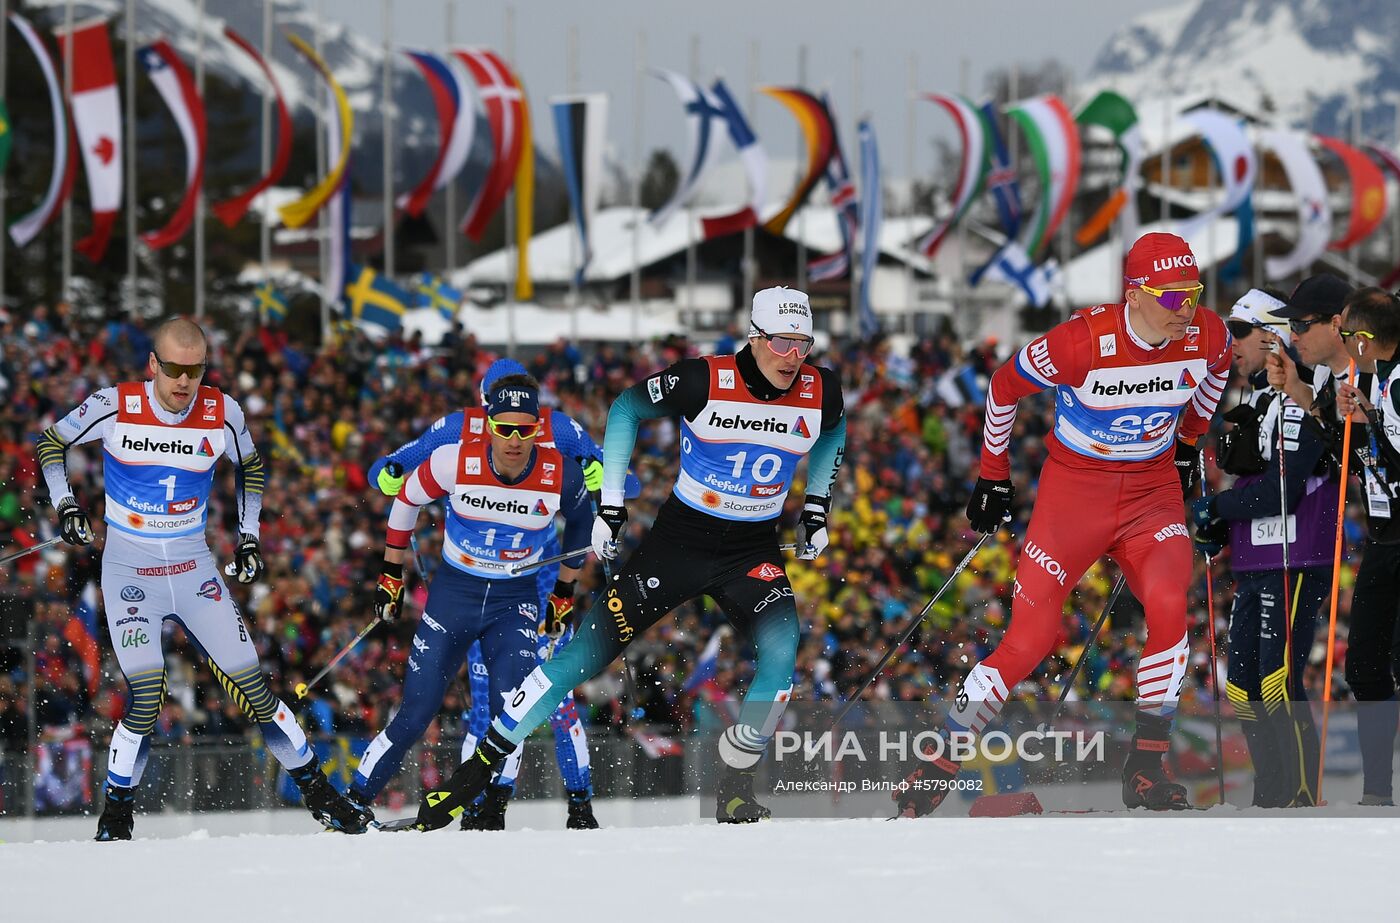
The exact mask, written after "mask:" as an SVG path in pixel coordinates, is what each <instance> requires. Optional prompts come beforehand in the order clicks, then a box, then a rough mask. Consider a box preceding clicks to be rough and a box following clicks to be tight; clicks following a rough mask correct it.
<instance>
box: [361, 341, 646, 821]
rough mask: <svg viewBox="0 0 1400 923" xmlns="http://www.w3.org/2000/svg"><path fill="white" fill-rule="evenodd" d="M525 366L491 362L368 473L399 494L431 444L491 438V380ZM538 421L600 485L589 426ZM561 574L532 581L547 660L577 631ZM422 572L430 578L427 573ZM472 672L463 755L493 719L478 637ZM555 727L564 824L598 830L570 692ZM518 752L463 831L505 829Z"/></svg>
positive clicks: (553, 551) (632, 488) (549, 545)
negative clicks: (458, 403) (450, 407)
mask: <svg viewBox="0 0 1400 923" xmlns="http://www.w3.org/2000/svg"><path fill="white" fill-rule="evenodd" d="M525 374H528V373H527V372H526V369H525V366H523V365H521V364H520V363H519V362H517V361H515V360H514V359H497V360H496V361H495V362H493V363H491V365H490V367H488V368H487V370H486V374H485V375H483V376H482V378H481V387H480V390H479V392H478V393H479V395H480V402H481V403H480V406H477V407H466V408H463V409H462V410H458V411H455V412H453V413H450V414H448V415H447V416H445V417H441V418H439V419H438V420H436V421H434V422H433V424H432V425H431V426H429V427H428V428H427V429H426V430H424V431H423V432H422V433H419V434H418V436H417V437H416V438H414V439H413V440H411V441H409V442H407V443H405V444H404V445H401V446H399V447H398V448H397V449H395V450H394V451H392V452H390V453H389V454H388V455H385V456H384V457H382V458H380V459H378V460H376V461H375V463H374V464H373V465H372V466H371V467H370V471H369V479H370V481H371V482H372V483H374V484H375V485H377V486H378V488H379V490H380V492H381V493H383V494H384V495H385V496H388V497H395V496H398V494H399V491H400V490H402V489H403V484H404V480H405V477H406V475H405V472H407V471H412V470H413V469H414V468H416V467H418V466H419V465H421V464H422V463H423V462H425V461H427V459H428V457H429V456H430V455H432V453H433V451H434V450H435V449H437V448H439V447H440V446H444V445H451V444H454V443H456V442H459V441H460V442H480V441H483V440H485V439H486V438H487V432H488V431H487V421H486V412H485V410H484V409H483V408H484V407H485V406H486V402H487V399H488V396H489V394H490V392H491V387H492V386H493V385H494V384H495V383H496V382H497V381H499V380H500V379H501V378H504V377H505V376H507V375H525ZM540 422H541V424H542V425H543V429H542V431H541V432H540V435H539V437H538V438H537V439H536V440H535V445H536V446H545V447H551V448H557V449H558V450H559V451H560V452H561V453H562V454H563V455H564V456H565V457H566V458H572V459H575V460H577V461H578V463H579V464H580V465H581V466H583V477H584V484H585V486H586V487H587V489H588V490H589V491H590V492H592V491H596V490H598V489H599V488H600V487H602V484H603V450H602V448H600V447H599V446H598V444H597V443H596V442H594V441H593V439H592V437H591V436H589V434H588V432H587V431H586V430H585V429H584V428H583V427H582V426H580V425H579V423H578V422H577V421H576V420H574V419H573V418H572V417H570V416H568V415H566V414H563V413H558V412H555V411H554V410H553V409H551V408H549V407H541V408H540ZM627 492H628V496H636V495H637V494H638V493H640V492H641V484H640V482H638V481H637V478H636V476H635V475H631V474H629V475H628V480H627ZM560 551H562V549H561V548H560V546H559V538H558V535H557V533H556V534H552V535H549V536H547V537H546V541H545V546H544V548H543V549H542V554H543V555H544V556H545V557H547V558H548V557H553V556H555V555H557V554H559V553H560ZM558 575H559V565H558V564H550V565H547V566H545V567H541V568H540V569H539V570H538V571H537V572H536V575H535V585H536V587H537V589H538V595H539V600H540V610H539V611H540V613H541V615H542V618H544V621H542V622H541V623H540V637H539V644H538V648H537V656H538V658H539V660H540V661H541V662H542V661H544V660H545V659H547V658H548V657H550V656H552V655H553V652H554V651H555V650H558V649H559V648H560V647H562V646H563V645H564V644H567V643H568V642H569V639H571V638H572V637H573V631H574V629H573V626H572V625H571V624H568V623H567V620H565V621H561V620H559V619H557V618H553V617H546V616H551V615H552V613H551V610H550V607H549V593H550V591H551V590H552V589H553V588H554V583H555V580H556V578H557V577H558ZM419 576H420V577H422V578H423V579H427V575H426V574H420V575H419ZM467 676H468V678H469V680H468V682H469V685H470V687H471V694H472V706H471V711H470V713H469V714H468V715H467V717H466V720H467V722H468V728H469V731H468V733H467V734H466V735H465V736H464V737H463V739H462V759H464V760H465V759H466V758H467V757H468V756H470V755H471V753H472V751H473V750H475V749H476V744H477V740H478V739H480V737H481V736H482V735H483V734H485V733H486V727H487V725H489V724H490V723H491V717H492V712H491V699H490V686H491V680H490V668H489V667H488V666H487V665H486V663H485V661H484V660H483V658H482V656H481V644H480V643H477V644H473V645H472V646H471V647H470V648H469V649H468V650H467ZM549 722H550V727H551V728H553V730H554V755H555V759H556V760H557V761H558V764H559V774H560V777H561V778H562V779H563V780H564V789H565V794H566V795H567V797H568V799H569V817H568V821H567V825H568V826H569V827H570V828H572V829H593V828H596V827H597V826H598V822H597V820H596V819H595V818H594V817H593V807H592V799H593V783H592V771H591V768H590V761H589V753H588V735H587V732H586V730H585V729H584V726H583V722H582V721H580V720H579V716H578V709H577V708H576V707H575V705H574V699H573V694H572V693H570V694H569V695H568V696H566V697H565V699H564V701H563V702H561V703H560V704H559V708H558V709H557V710H556V711H555V713H554V714H553V715H551V716H550V719H549ZM519 764H520V757H519V751H517V754H516V756H514V757H513V758H512V759H511V760H510V761H509V762H508V763H507V764H506V766H505V768H504V769H503V771H502V772H501V775H500V777H499V779H498V781H497V782H496V783H494V784H492V786H491V787H490V788H489V789H488V791H487V793H486V794H485V795H484V796H483V797H482V798H481V799H479V800H478V801H477V802H476V803H474V804H472V805H469V806H468V808H467V810H466V811H465V812H464V813H463V814H462V821H461V825H462V829H463V830H502V829H504V828H505V820H506V818H505V812H506V806H507V805H508V804H509V802H510V798H511V796H512V795H513V794H514V791H515V779H516V770H517V769H518V768H519Z"/></svg>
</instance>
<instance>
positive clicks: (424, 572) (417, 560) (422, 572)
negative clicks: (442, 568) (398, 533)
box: [408, 532, 428, 584]
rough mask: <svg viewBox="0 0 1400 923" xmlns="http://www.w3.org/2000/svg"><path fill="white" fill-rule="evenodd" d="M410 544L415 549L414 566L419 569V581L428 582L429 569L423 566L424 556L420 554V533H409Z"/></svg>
mask: <svg viewBox="0 0 1400 923" xmlns="http://www.w3.org/2000/svg"><path fill="white" fill-rule="evenodd" d="M408 544H409V547H410V548H412V549H413V566H414V567H416V568H418V579H419V580H422V581H423V583H425V584H426V583H427V582H428V569H427V568H426V567H424V566H423V556H422V555H421V554H419V553H418V533H416V532H410V533H408Z"/></svg>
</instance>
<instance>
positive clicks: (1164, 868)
mask: <svg viewBox="0 0 1400 923" xmlns="http://www.w3.org/2000/svg"><path fill="white" fill-rule="evenodd" d="M701 811H702V806H701V804H700V802H699V800H698V799H693V798H690V799H687V798H678V799H665V800H657V801H635V802H634V801H600V802H598V805H597V814H598V818H599V820H600V822H601V823H602V824H603V825H604V827H605V829H603V830H598V831H590V832H579V831H566V830H563V829H561V828H562V826H563V818H564V808H563V804H562V802H558V801H551V802H524V803H520V804H515V805H512V806H511V809H510V812H509V814H508V820H509V823H510V826H511V829H510V830H508V831H506V832H505V833H489V834H488V833H473V834H466V833H461V832H458V831H456V830H455V829H451V830H444V831H440V832H437V833H432V834H416V833H408V834H388V833H370V834H367V835H365V836H361V837H345V836H340V835H336V834H329V833H324V834H320V833H314V832H312V828H311V826H310V822H309V821H308V820H307V818H306V817H305V816H304V815H302V814H301V813H300V812H295V811H278V812H269V813H263V814H219V815H202V816H196V817H176V816H166V815H156V816H138V826H137V835H138V837H140V839H138V840H135V841H133V842H131V843H118V844H98V843H92V842H88V841H87V840H86V838H87V837H89V836H91V831H92V828H93V820H92V819H91V818H71V819H57V820H46V821H42V822H39V823H37V824H35V823H30V822H25V821H0V839H4V840H6V841H8V842H6V843H4V844H3V845H0V920H4V921H7V923H8V921H26V923H28V921H45V923H48V921H53V923H60V921H69V920H74V921H77V920H82V921H88V920H116V921H126V920H140V921H143V923H160V921H166V920H180V921H187V920H199V921H201V923H215V921H224V920H229V921H233V920H237V921H240V923H244V921H247V920H267V921H281V920H290V921H297V923H316V921H321V920H342V919H355V920H386V921H388V920H414V921H418V920H422V921H454V920H491V919H536V920H538V919H558V920H579V921H586V920H595V919H608V920H649V921H662V920H664V921H667V923H671V921H683V920H707V921H716V923H718V921H722V920H728V919H736V920H737V919H744V920H765V921H767V920H778V921H786V920H803V921H806V920H842V921H851V923H853V921H858V920H867V919H876V920H885V919H889V920H920V921H941V920H948V919H975V920H978V921H994V920H1010V919H1021V920H1042V919H1050V920H1061V919H1063V920H1084V919H1095V918H1103V917H1106V916H1113V917H1124V918H1131V919H1133V920H1135V921H1151V920H1173V921H1179V920H1181V919H1189V918H1192V917H1200V918H1202V919H1205V918H1210V919H1227V918H1228V919H1242V918H1245V919H1247V918H1259V917H1263V916H1264V915H1265V914H1266V913H1267V914H1268V916H1269V917H1270V918H1272V919H1279V920H1293V919H1314V920H1316V919H1359V920H1371V919H1390V918H1391V917H1390V914H1391V913H1392V912H1393V908H1394V906H1395V901H1396V899H1397V898H1398V897H1400V877H1397V876H1396V875H1395V873H1394V865H1395V856H1396V854H1397V845H1398V843H1397V840H1398V839H1400V836H1398V835H1400V817H1397V818H1396V819H1390V818H1376V817H1369V818H1359V817H1338V816H1328V815H1326V814H1323V815H1316V814H1314V815H1311V816H1302V815H1301V814H1293V813H1290V815H1289V816H1282V815H1278V814H1271V815H1269V816H1267V817H1260V816H1251V815H1249V814H1248V813H1241V812H1237V811H1235V810H1234V809H1232V808H1228V807H1227V808H1217V809H1215V810H1213V811H1211V812H1208V813H1207V814H1196V813H1192V814H1184V815H1172V816H1168V817H1148V816H1142V815H1138V816H1088V817H1049V816H1047V817H1038V818H1009V819H971V818H964V817H937V818H933V819H928V820H922V821H898V822H894V823H886V822H884V821H880V820H832V821H781V820H775V821H772V822H769V823H766V824H759V825H755V826H749V827H721V826H719V825H716V824H714V823H708V822H703V821H701V820H700V815H701ZM35 838H38V839H45V840H50V842H16V841H17V840H31V839H35ZM1387 908H1390V909H1387ZM544 914H550V915H551V916H550V917H545V916H543V915H544Z"/></svg>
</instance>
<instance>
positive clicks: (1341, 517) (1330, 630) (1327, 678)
mask: <svg viewBox="0 0 1400 923" xmlns="http://www.w3.org/2000/svg"><path fill="white" fill-rule="evenodd" d="M1347 382H1348V384H1351V385H1352V387H1355V386H1356V384H1355V383H1356V362H1355V361H1354V360H1353V361H1352V362H1349V363H1348V364H1347ZM1350 464H1351V416H1350V415H1348V416H1347V417H1346V419H1344V420H1342V479H1341V484H1340V485H1339V486H1338V487H1337V544H1336V547H1335V548H1334V549H1333V551H1332V611H1331V614H1330V615H1329V616H1328V618H1327V667H1326V670H1325V672H1324V673H1323V674H1322V738H1321V746H1320V747H1319V748H1318V754H1317V803H1318V804H1322V770H1323V767H1325V766H1326V765H1327V719H1328V717H1329V716H1330V715H1329V713H1330V712H1331V710H1332V657H1333V654H1334V652H1335V650H1336V646H1337V596H1338V594H1339V592H1340V590H1341V579H1342V539H1343V535H1344V531H1343V529H1344V526H1345V523H1346V515H1347V469H1348V467H1350Z"/></svg>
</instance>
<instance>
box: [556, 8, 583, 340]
mask: <svg viewBox="0 0 1400 923" xmlns="http://www.w3.org/2000/svg"><path fill="white" fill-rule="evenodd" d="M566 53H567V66H568V81H569V95H570V96H573V95H574V94H575V93H577V92H578V25H577V24H576V23H570V24H569V33H568V39H567V48H566ZM574 143H576V144H577V143H578V141H577V139H576V140H575V142H574ZM560 158H561V159H562V158H563V152H562V151H561V152H560ZM564 166H565V169H568V166H567V165H564ZM579 181H580V182H582V181H583V177H579ZM583 199H584V196H583V195H582V194H580V195H579V202H580V204H582V202H583ZM572 217H573V219H574V223H575V224H577V223H578V216H577V215H574V216H572ZM578 264H579V241H578V232H577V231H576V230H575V231H571V232H570V234H569V270H570V272H569V338H570V339H571V340H573V341H574V342H575V343H577V342H578V299H579V284H578V276H579V273H578Z"/></svg>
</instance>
